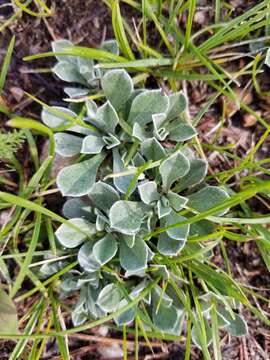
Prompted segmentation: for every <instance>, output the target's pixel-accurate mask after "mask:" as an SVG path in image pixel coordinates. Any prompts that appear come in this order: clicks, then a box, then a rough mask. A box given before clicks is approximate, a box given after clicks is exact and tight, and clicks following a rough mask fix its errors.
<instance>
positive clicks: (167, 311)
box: [152, 301, 180, 335]
mask: <svg viewBox="0 0 270 360" xmlns="http://www.w3.org/2000/svg"><path fill="white" fill-rule="evenodd" d="M179 318H180V312H179V311H177V309H176V307H175V306H174V305H171V306H166V305H164V302H163V301H161V303H160V305H159V307H158V308H157V307H153V308H152V320H153V323H154V324H155V326H156V327H157V328H158V329H159V330H160V331H162V332H164V333H168V334H170V333H173V334H174V335H175V332H174V329H175V328H176V324H178V323H179Z"/></svg>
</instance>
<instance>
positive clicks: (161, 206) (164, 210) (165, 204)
mask: <svg viewBox="0 0 270 360" xmlns="http://www.w3.org/2000/svg"><path fill="white" fill-rule="evenodd" d="M171 211H172V209H171V207H170V204H169V201H168V199H167V198H166V197H165V196H162V198H161V199H160V200H158V202H157V213H158V218H159V219H161V218H163V217H165V216H167V215H169V214H170V212H171Z"/></svg>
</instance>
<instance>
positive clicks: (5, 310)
mask: <svg viewBox="0 0 270 360" xmlns="http://www.w3.org/2000/svg"><path fill="white" fill-rule="evenodd" d="M18 332H19V331H18V318H17V310H16V306H15V305H14V303H13V302H12V300H11V298H10V297H9V296H8V294H7V293H6V292H5V291H4V290H2V289H0V336H1V333H9V334H17V333H18Z"/></svg>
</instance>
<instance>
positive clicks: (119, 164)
mask: <svg viewBox="0 0 270 360" xmlns="http://www.w3.org/2000/svg"><path fill="white" fill-rule="evenodd" d="M126 170H127V169H126V168H125V166H124V162H123V160H122V159H121V157H120V155H119V152H118V150H117V149H113V172H114V173H121V172H123V171H126ZM132 179H133V175H128V176H117V177H114V178H113V183H114V186H115V187H116V188H117V190H118V191H120V192H121V193H123V194H125V193H126V192H127V189H128V187H129V184H130V182H131V180H132ZM134 190H135V188H134V189H133V190H132V191H134Z"/></svg>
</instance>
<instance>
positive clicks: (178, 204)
mask: <svg viewBox="0 0 270 360" xmlns="http://www.w3.org/2000/svg"><path fill="white" fill-rule="evenodd" d="M166 197H167V199H168V200H169V204H170V206H171V207H172V208H173V209H174V210H175V211H180V210H181V209H183V207H184V206H185V205H186V203H187V202H188V199H187V198H185V197H183V196H180V195H178V194H176V193H174V192H172V191H169V192H168V194H167V195H166Z"/></svg>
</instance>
